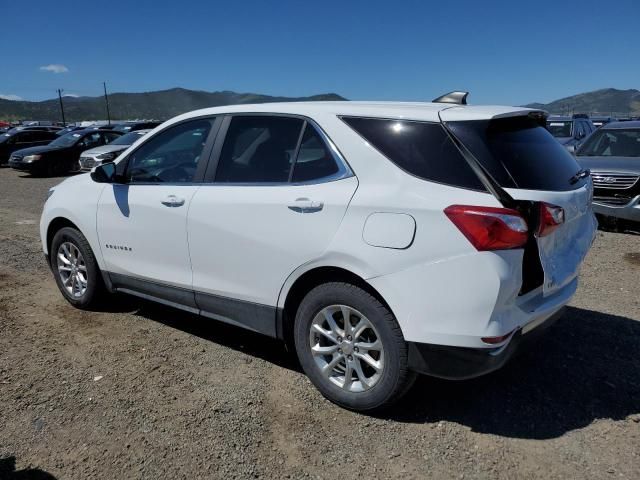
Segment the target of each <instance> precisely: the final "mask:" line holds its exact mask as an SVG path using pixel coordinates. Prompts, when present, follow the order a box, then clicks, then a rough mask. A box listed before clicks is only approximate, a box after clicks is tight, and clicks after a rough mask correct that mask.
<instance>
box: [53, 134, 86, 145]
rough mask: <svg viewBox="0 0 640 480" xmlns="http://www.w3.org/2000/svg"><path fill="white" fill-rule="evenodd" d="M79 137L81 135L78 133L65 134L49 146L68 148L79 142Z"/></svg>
mask: <svg viewBox="0 0 640 480" xmlns="http://www.w3.org/2000/svg"><path fill="white" fill-rule="evenodd" d="M80 137H82V135H80V134H79V133H73V132H72V133H67V134H66V135H63V136H61V137H60V138H57V139H55V140H54V141H53V142H51V143H50V144H49V145H51V146H52V147H70V146H71V145H73V144H74V143H76V142H77V141H78V140H80Z"/></svg>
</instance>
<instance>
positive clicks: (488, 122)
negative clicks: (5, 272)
mask: <svg viewBox="0 0 640 480" xmlns="http://www.w3.org/2000/svg"><path fill="white" fill-rule="evenodd" d="M465 97H466V95H462V94H450V95H448V96H445V97H444V98H439V99H437V101H434V103H425V104H412V105H407V104H403V103H387V104H381V103H360V102H358V103H355V102H309V103H282V104H263V105H242V106H240V105H236V106H226V107H219V108H210V109H204V110H198V111H195V112H191V113H187V114H184V115H180V116H178V117H176V118H174V119H173V120H171V121H169V122H167V123H165V124H164V125H163V126H162V128H161V129H159V130H157V131H154V132H152V133H150V134H148V135H146V136H145V137H144V138H142V140H141V141H140V142H137V143H136V144H135V145H133V146H132V147H130V148H129V149H127V150H126V151H125V152H124V153H123V154H122V155H120V156H119V157H118V159H117V161H116V162H115V163H105V164H102V165H100V166H98V167H96V168H95V169H94V171H93V172H92V173H91V175H78V176H76V177H73V178H70V179H67V180H65V181H64V182H63V183H61V184H60V185H58V186H56V187H54V188H53V189H51V190H50V191H49V197H48V200H47V201H46V204H45V206H44V211H43V214H42V217H41V224H40V233H41V237H42V245H43V249H44V251H45V254H46V255H48V257H49V261H50V264H51V267H52V271H53V274H54V277H55V280H56V283H57V285H58V287H59V289H60V291H61V292H62V295H63V296H64V298H65V299H66V300H68V301H69V302H70V303H71V304H72V305H74V306H76V307H78V308H91V305H92V304H93V303H94V302H95V301H96V300H97V299H98V298H99V296H100V295H101V294H104V293H105V292H116V291H118V292H125V293H129V294H133V295H139V296H141V297H143V298H147V299H153V300H157V301H159V302H162V303H164V304H165V305H172V306H174V307H177V308H180V309H184V310H186V311H189V312H194V313H199V314H202V315H204V316H206V317H210V318H213V319H216V320H220V321H223V322H228V323H231V324H233V325H237V326H241V327H244V328H248V329H250V330H253V331H255V332H259V333H262V334H265V335H269V336H272V337H276V338H280V339H283V340H288V341H290V342H291V344H292V345H294V346H295V349H296V351H297V354H298V358H299V359H300V363H301V365H302V368H303V369H304V371H305V373H306V374H307V375H308V376H309V378H310V379H311V381H312V382H313V383H314V385H315V386H316V387H317V388H318V389H319V390H320V391H321V392H322V394H323V395H325V396H326V397H327V398H329V399H330V400H332V401H334V402H336V403H337V404H339V405H342V406H345V407H348V408H350V409H354V410H371V409H376V408H379V407H382V406H385V405H389V404H391V403H392V402H394V401H396V400H397V399H398V398H400V397H401V396H402V395H403V393H404V392H406V391H407V389H408V388H409V387H410V385H411V383H412V381H413V379H414V378H415V376H416V373H426V374H430V375H434V376H438V377H445V378H455V379H466V378H470V377H475V376H478V375H482V374H485V373H487V372H490V371H492V370H495V369H497V368H499V367H501V366H502V365H503V364H504V363H505V362H506V361H507V360H508V359H509V358H510V357H511V356H512V354H513V353H514V352H515V351H516V350H517V349H518V348H519V346H520V344H521V343H522V342H523V341H524V340H526V339H528V338H532V337H533V336H534V335H536V334H538V333H539V332H541V331H542V330H543V329H544V328H545V327H546V326H548V325H550V324H551V323H552V322H553V321H554V320H555V319H556V318H557V317H558V316H559V315H560V314H561V312H562V307H563V306H564V305H565V304H566V303H567V302H569V300H570V299H571V297H572V296H573V294H574V293H575V291H576V288H577V282H578V278H577V277H578V271H579V269H580V266H581V264H582V261H583V259H584V257H585V255H586V254H587V251H588V250H589V248H590V246H591V243H592V241H593V238H594V235H595V229H596V222H595V217H594V215H593V212H592V209H591V202H590V201H591V195H592V184H591V180H590V178H589V177H588V172H585V171H582V170H581V169H580V166H579V165H578V163H577V162H576V160H575V158H574V157H573V156H572V155H570V154H569V153H568V152H567V151H566V150H565V149H564V148H562V147H561V146H560V144H559V143H558V142H556V141H555V140H554V138H553V137H552V136H551V135H550V134H549V132H548V131H547V130H546V128H545V117H544V113H543V112H541V111H537V110H531V109H526V108H518V107H483V106H467V105H465V104H464V98H465ZM443 102H455V103H443ZM463 146H464V147H463ZM465 147H466V148H465ZM79 199H82V201H79ZM523 381H526V380H524V379H523Z"/></svg>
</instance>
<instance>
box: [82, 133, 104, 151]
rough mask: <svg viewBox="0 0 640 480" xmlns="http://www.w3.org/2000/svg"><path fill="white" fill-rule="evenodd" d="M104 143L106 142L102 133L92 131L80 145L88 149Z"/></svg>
mask: <svg viewBox="0 0 640 480" xmlns="http://www.w3.org/2000/svg"><path fill="white" fill-rule="evenodd" d="M103 144H104V142H103V141H102V135H100V132H95V133H90V134H89V135H87V136H85V137H84V138H83V139H82V140H81V142H80V146H81V147H82V148H86V149H89V148H94V147H97V146H100V145H103Z"/></svg>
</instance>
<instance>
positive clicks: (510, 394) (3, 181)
mask: <svg viewBox="0 0 640 480" xmlns="http://www.w3.org/2000/svg"><path fill="white" fill-rule="evenodd" d="M23 177H24V178H23ZM58 181H59V179H35V178H29V177H28V176H25V175H23V174H19V173H17V172H15V171H12V170H9V169H0V198H1V199H2V202H1V204H0V219H1V220H2V221H1V222H0V407H1V410H0V478H14V479H18V478H20V479H24V478H42V479H50V478H59V479H67V478H77V479H85V478H150V479H158V478H200V477H211V478H272V477H279V478H344V479H347V478H361V477H370V478H383V477H384V478H426V477H430V478H456V479H459V478H487V479H489V478H491V479H494V478H541V479H542V478H544V479H554V478H580V479H583V478H626V479H637V478H640V360H639V358H638V356H639V354H640V295H639V294H640V285H639V282H638V279H639V278H640V236H638V235H632V234H616V233H604V232H600V233H599V234H598V238H597V240H596V243H595V246H594V248H593V250H592V252H591V254H590V256H589V258H588V259H587V262H586V265H585V266H584V269H583V273H582V275H581V279H582V282H581V286H580V288H579V291H578V294H577V296H576V297H575V299H574V300H573V302H572V304H571V305H572V306H571V307H570V308H569V309H568V311H567V314H566V315H565V316H564V317H563V319H561V320H560V321H559V322H558V323H556V324H555V325H554V326H553V327H552V328H551V329H550V330H549V332H548V335H546V336H545V337H544V338H543V339H542V341H541V342H540V343H539V345H538V347H537V348H535V349H532V350H529V351H526V352H523V353H522V355H520V356H518V357H517V358H515V359H514V360H513V361H512V362H511V363H510V364H509V365H507V367H505V368H504V369H502V370H501V371H499V372H496V373H494V374H491V375H489V376H486V377H483V378H480V379H476V380H472V381H466V382H447V381H442V380H435V379H430V378H421V379H420V380H419V381H418V383H417V385H416V387H415V388H414V389H413V390H412V391H411V392H410V394H409V395H408V397H407V398H406V400H404V401H403V402H402V403H401V404H400V405H398V406H397V407H396V408H394V409H393V410H392V411H390V412H388V413H387V414H386V415H383V416H377V417H372V416H365V415H360V414H355V413H351V412H347V411H345V410H342V409H340V408H338V407H336V406H334V405H332V404H330V403H329V402H327V401H326V400H324V399H323V398H322V397H321V396H320V395H319V394H318V392H317V391H316V390H315V389H314V388H313V387H312V385H311V384H310V383H309V381H308V380H307V379H306V378H305V376H304V375H303V374H301V373H300V368H299V366H298V365H297V363H296V361H295V359H294V357H293V355H292V354H290V353H288V352H286V351H285V349H284V348H283V346H282V345H281V344H280V343H278V342H276V341H273V340H270V339H268V338H264V337H259V336H257V335H254V334H251V333H249V332H245V331H242V330H239V329H236V328H233V327H230V326H226V325H223V324H220V323H217V322H214V321H212V320H206V319H200V318H198V317H195V316H190V315H188V314H185V313H183V312H181V311H177V310H172V309H170V308H167V307H163V306H157V305H153V304H150V303H146V302H141V301H138V300H134V299H131V298H126V297H119V298H114V300H113V302H112V303H111V304H110V306H109V308H107V309H106V310H105V311H100V312H81V311H78V310H75V309H73V308H72V307H71V306H69V305H68V304H67V303H66V302H65V301H64V300H63V298H62V296H61V295H60V294H59V292H58V291H57V289H56V286H55V283H54V281H53V279H52V277H51V275H50V273H49V272H48V269H47V266H46V265H45V262H44V261H43V258H42V254H41V250H40V244H39V238H38V225H37V223H38V219H39V214H40V210H41V206H42V203H43V200H44V197H45V194H46V191H47V189H48V187H49V186H51V185H54V184H56V183H57V182H58Z"/></svg>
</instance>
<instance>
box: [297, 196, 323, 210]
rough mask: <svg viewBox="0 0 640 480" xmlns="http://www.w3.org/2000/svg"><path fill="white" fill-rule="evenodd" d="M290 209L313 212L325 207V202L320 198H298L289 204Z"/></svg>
mask: <svg viewBox="0 0 640 480" xmlns="http://www.w3.org/2000/svg"><path fill="white" fill-rule="evenodd" d="M288 207H289V210H293V211H294V212H297V213H313V212H319V211H320V210H322V209H323V208H324V202H321V201H319V200H310V199H308V198H306V197H305V198H296V199H295V201H294V202H293V203H292V204H291V205H289V206H288Z"/></svg>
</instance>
